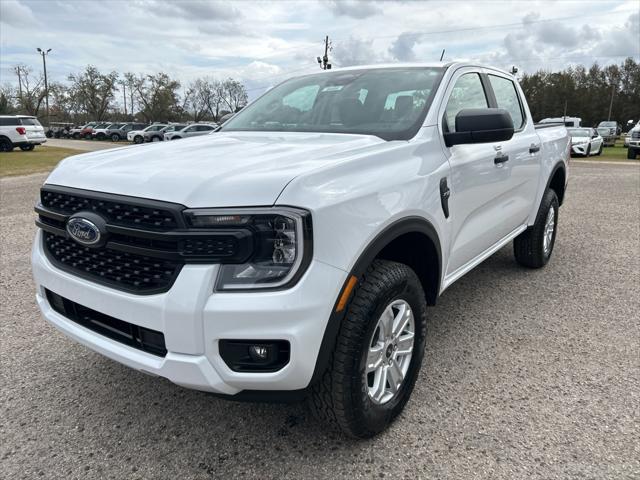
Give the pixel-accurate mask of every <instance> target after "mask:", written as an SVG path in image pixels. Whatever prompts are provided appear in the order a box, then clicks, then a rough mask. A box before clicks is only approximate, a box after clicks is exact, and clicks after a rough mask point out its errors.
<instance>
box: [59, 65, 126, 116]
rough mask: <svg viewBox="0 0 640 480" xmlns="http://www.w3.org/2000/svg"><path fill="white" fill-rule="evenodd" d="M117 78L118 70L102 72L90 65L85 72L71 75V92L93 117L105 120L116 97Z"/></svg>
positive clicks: (76, 100)
mask: <svg viewBox="0 0 640 480" xmlns="http://www.w3.org/2000/svg"><path fill="white" fill-rule="evenodd" d="M117 80H118V74H117V73H116V72H111V73H107V74H102V73H100V72H99V71H98V69H97V68H96V67H94V66H92V65H88V66H87V68H86V69H85V71H84V72H82V73H80V74H77V75H69V81H70V82H71V86H70V94H71V95H72V96H73V97H74V101H75V103H76V104H77V105H79V106H80V107H81V109H82V110H84V112H86V113H87V114H88V115H89V116H90V117H91V118H93V119H95V120H103V119H104V117H105V114H106V113H107V111H108V110H109V109H110V108H111V102H112V101H113V100H114V98H115V91H116V88H117V85H116V82H117Z"/></svg>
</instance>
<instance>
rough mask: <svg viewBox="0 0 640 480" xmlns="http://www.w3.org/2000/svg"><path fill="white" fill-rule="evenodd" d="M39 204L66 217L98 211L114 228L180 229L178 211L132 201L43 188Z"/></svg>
mask: <svg viewBox="0 0 640 480" xmlns="http://www.w3.org/2000/svg"><path fill="white" fill-rule="evenodd" d="M40 201H41V202H42V206H44V207H46V208H48V209H50V210H53V211H54V212H58V213H62V214H65V215H73V214H74V213H78V212H80V211H86V212H95V213H98V214H100V215H101V216H103V217H104V218H105V219H106V220H107V221H108V222H109V223H111V224H113V225H122V226H125V227H134V228H150V229H154V230H165V229H170V228H176V227H178V220H177V218H176V214H175V212H173V211H171V210H168V209H163V208H153V207H146V206H144V205H136V204H132V203H131V200H129V201H128V202H126V203H125V202H124V201H117V200H106V199H99V198H91V197H88V196H80V195H72V194H69V193H64V192H58V191H51V190H45V189H43V190H42V191H41V194H40Z"/></svg>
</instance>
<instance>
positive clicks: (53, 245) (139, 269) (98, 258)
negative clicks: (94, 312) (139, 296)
mask: <svg viewBox="0 0 640 480" xmlns="http://www.w3.org/2000/svg"><path fill="white" fill-rule="evenodd" d="M43 236H44V244H45V251H46V252H47V253H48V254H49V255H50V257H52V259H53V260H54V261H55V262H56V263H57V264H58V265H59V266H60V267H61V268H63V269H66V270H70V271H72V272H73V273H75V274H76V275H80V276H86V277H87V278H90V279H93V280H97V281H99V282H101V283H105V284H108V285H111V286H114V287H117V288H120V289H122V290H130V291H135V292H137V293H154V292H160V291H164V290H167V289H168V288H170V287H171V285H172V284H173V282H174V281H175V279H176V277H177V276H178V273H179V272H180V269H181V267H182V263H181V262H175V261H170V260H163V259H159V258H153V257H148V256H145V255H135V254H131V253H127V252H121V251H118V250H113V249H110V248H89V247H85V246H82V245H80V244H79V243H76V242H75V241H73V240H70V239H68V238H64V237H61V236H58V235H54V234H52V233H49V232H43Z"/></svg>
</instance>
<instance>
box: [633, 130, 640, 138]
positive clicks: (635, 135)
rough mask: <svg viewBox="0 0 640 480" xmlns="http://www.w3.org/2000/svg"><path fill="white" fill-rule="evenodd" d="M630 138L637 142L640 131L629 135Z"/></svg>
mask: <svg viewBox="0 0 640 480" xmlns="http://www.w3.org/2000/svg"><path fill="white" fill-rule="evenodd" d="M631 138H633V139H634V140H638V139H640V131H638V132H633V133H632V134H631Z"/></svg>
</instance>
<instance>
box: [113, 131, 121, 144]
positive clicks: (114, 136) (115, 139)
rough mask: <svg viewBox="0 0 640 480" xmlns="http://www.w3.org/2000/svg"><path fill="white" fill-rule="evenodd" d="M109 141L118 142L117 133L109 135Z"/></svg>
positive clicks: (118, 136)
mask: <svg viewBox="0 0 640 480" xmlns="http://www.w3.org/2000/svg"><path fill="white" fill-rule="evenodd" d="M111 141H112V142H118V141H120V135H118V134H117V133H114V134H113V135H111Z"/></svg>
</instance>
